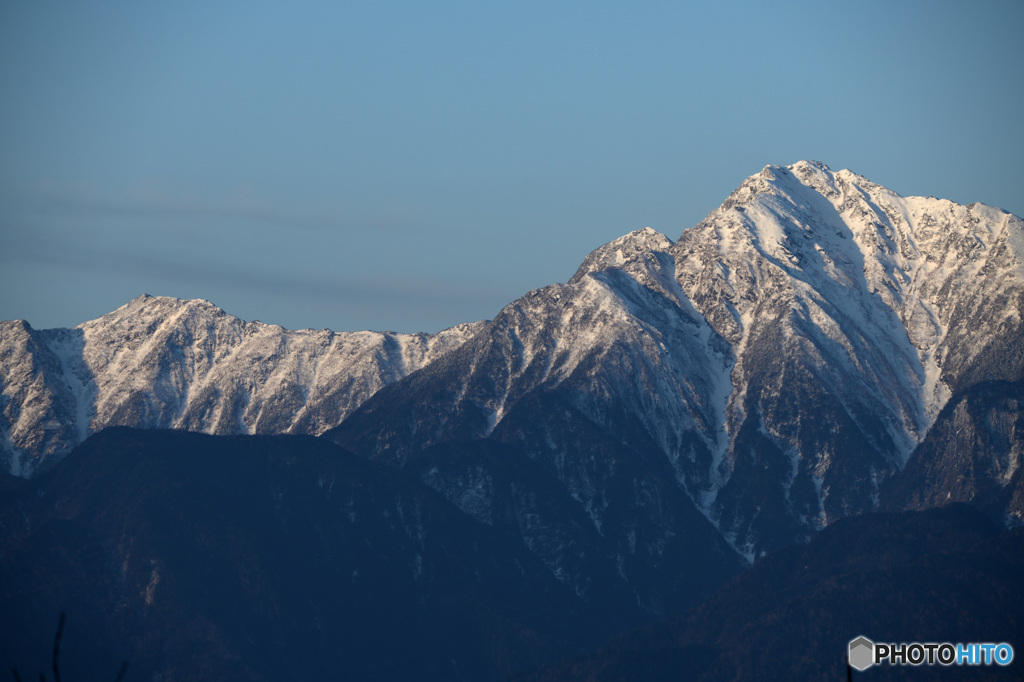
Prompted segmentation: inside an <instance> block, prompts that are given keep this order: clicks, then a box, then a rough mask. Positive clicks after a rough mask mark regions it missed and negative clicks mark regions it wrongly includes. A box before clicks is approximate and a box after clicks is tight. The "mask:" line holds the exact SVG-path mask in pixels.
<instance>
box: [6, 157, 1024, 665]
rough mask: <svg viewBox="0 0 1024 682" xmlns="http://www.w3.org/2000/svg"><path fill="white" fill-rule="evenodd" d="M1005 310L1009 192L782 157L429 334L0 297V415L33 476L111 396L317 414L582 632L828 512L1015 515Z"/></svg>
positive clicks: (173, 306) (701, 594) (234, 426)
mask: <svg viewBox="0 0 1024 682" xmlns="http://www.w3.org/2000/svg"><path fill="white" fill-rule="evenodd" d="M1022 319H1024V221H1022V220H1021V219H1020V218H1019V217H1017V216H1014V215H1012V214H1009V213H1006V212H1004V211H1001V210H999V209H996V208H992V207H988V206H985V205H982V204H971V205H969V206H962V205H958V204H955V203H953V202H950V201H946V200H941V199H935V198H931V197H928V198H924V197H901V196H899V195H898V194H896V193H895V192H892V191H891V190H888V189H886V188H884V187H882V186H880V185H877V184H874V183H872V182H870V181H869V180H867V179H865V178H863V177H861V176H858V175H856V174H854V173H852V172H850V171H846V170H843V171H838V172H834V171H832V170H831V169H829V168H828V167H827V166H825V165H823V164H820V163H817V162H806V161H804V162H799V163H796V164H793V165H791V166H787V167H781V166H768V167H766V168H765V169H764V170H762V171H761V172H760V173H758V174H757V175H754V176H752V177H750V178H748V179H747V180H746V181H744V182H743V183H742V184H741V185H740V186H739V187H738V188H737V189H736V190H735V191H734V192H733V193H732V194H731V195H730V196H729V197H728V198H727V199H726V201H725V202H724V203H723V204H722V205H721V207H719V208H718V209H716V210H715V211H713V212H712V213H711V214H709V215H708V217H707V218H705V219H704V220H703V221H702V222H701V223H699V224H698V225H696V226H694V227H691V228H689V229H686V230H684V231H683V232H682V234H681V236H680V237H679V238H678V239H677V240H676V241H672V240H671V239H669V238H668V237H666V236H665V235H663V234H661V233H659V232H657V231H655V230H653V229H651V228H645V229H642V230H637V231H634V232H631V233H629V234H627V235H625V236H623V237H621V238H619V239H616V240H614V241H612V242H610V243H608V244H605V245H604V246H602V247H600V248H598V249H597V250H595V251H594V252H593V253H591V254H589V255H588V256H587V257H586V258H585V259H584V261H583V263H582V265H581V266H580V268H579V269H578V270H577V272H576V273H575V274H574V275H573V276H572V277H571V278H570V279H569V280H568V281H567V282H566V283H564V284H552V285H550V286H546V287H543V288H540V289H537V290H534V291H531V292H529V293H527V294H526V295H524V296H523V297H521V298H519V299H517V300H516V301H513V302H512V303H510V304H509V305H507V306H506V307H505V308H503V309H502V310H501V311H499V312H498V314H497V315H496V316H495V317H494V319H492V320H489V321H481V322H475V323H469V324H463V325H459V326H457V327H454V328H451V329H448V330H445V331H442V332H440V333H439V334H436V335H427V334H416V335H403V334H392V333H380V332H340V333H336V332H331V331H327V330H322V331H313V330H301V331H288V330H285V329H282V328H281V327H277V326H273V325H265V324H262V323H259V322H244V321H242V320H239V319H238V318H235V317H232V316H231V315H228V314H227V313H225V312H224V311H222V310H220V309H219V308H217V307H216V306H214V305H212V304H210V303H208V302H206V301H198V300H196V301H182V300H178V299H172V298H162V297H150V296H142V297H140V298H137V299H134V300H133V301H131V302H129V303H128V304H126V305H125V306H123V307H121V308H119V309H117V310H115V311H113V312H112V313H109V314H107V315H104V316H103V317H101V318H99V319H97V320H93V321H91V322H86V323H84V324H82V325H79V326H78V327H76V328H74V329H55V330H36V329H33V328H32V327H31V326H30V325H29V324H28V323H27V322H24V321H13V322H3V323H0V366H2V367H3V369H4V373H3V376H2V377H0V382H2V383H0V436H2V443H0V445H2V448H3V457H4V458H5V463H6V467H7V470H8V471H9V472H10V473H11V474H12V475H13V476H14V477H19V478H21V479H30V480H29V481H27V482H24V483H16V484H15V483H12V485H15V486H16V487H17V486H29V487H31V486H33V485H40V486H43V485H51V484H47V483H37V481H47V480H56V479H53V478H51V477H52V476H57V477H58V478H59V477H60V476H61V475H62V474H60V472H61V471H62V470H63V469H62V467H64V465H63V461H64V460H65V459H71V456H70V455H69V453H71V452H72V451H74V450H75V449H76V448H79V449H81V448H82V447H86V446H88V447H89V448H91V449H90V450H89V451H90V452H94V453H95V452H98V451H100V450H102V448H97V445H96V441H95V440H94V439H95V438H96V436H94V435H93V434H100V435H103V434H105V433H107V431H104V430H105V429H109V428H110V427H114V426H121V427H132V428H136V429H137V428H142V429H175V430H184V431H197V432H202V433H205V434H210V435H216V436H242V435H248V436H254V435H255V436H269V435H274V434H288V435H293V436H299V435H304V436H318V437H319V438H318V439H317V441H315V442H321V441H323V442H324V443H325V444H332V445H336V446H339V447H340V448H343V449H344V451H345V452H348V453H355V454H356V455H358V456H360V457H361V458H362V459H365V460H369V461H370V462H371V463H373V464H374V466H380V467H384V468H385V469H388V470H394V469H398V470H400V471H401V473H402V477H403V478H402V480H403V481H406V483H403V485H414V486H421V487H422V488H416V490H417V491H418V492H416V493H415V494H416V495H423V494H426V491H429V494H430V495H436V496H437V499H438V502H439V503H441V502H443V504H446V505H450V506H451V509H452V510H453V513H455V514H457V515H459V516H463V517H467V522H468V521H471V522H472V523H471V524H470V526H468V527H472V528H474V529H476V530H474V531H473V533H478V532H480V533H483V535H485V536H486V535H488V534H491V535H494V536H496V537H502V538H506V539H507V540H508V542H511V543H512V547H513V548H514V549H515V552H518V551H523V552H525V555H524V557H529V561H531V562H536V565H537V566H539V567H541V569H542V570H541V573H540V574H534V573H530V572H529V571H527V572H523V573H522V576H523V579H524V580H526V576H527V575H528V574H529V575H530V576H531V577H530V578H529V580H527V583H526V584H530V585H533V584H541V583H543V580H547V579H549V578H550V579H552V580H553V584H555V585H558V586H561V588H564V589H565V590H566V592H567V594H568V595H569V596H568V597H567V598H568V599H569V601H570V602H572V603H573V604H575V606H574V607H573V608H574V609H578V610H579V613H583V612H584V611H587V610H588V609H591V610H593V612H594V613H599V614H605V615H606V616H607V615H608V614H614V616H613V617H611V616H608V622H606V623H603V624H602V625H601V627H596V628H595V629H594V632H595V633H596V632H598V631H601V632H606V633H607V632H609V631H613V630H615V629H616V628H619V629H621V628H623V627H630V626H636V625H640V624H643V623H645V622H650V621H651V619H653V618H658V617H663V616H666V615H670V614H676V613H681V612H684V611H686V610H687V609H692V608H695V607H697V605H699V604H700V603H702V602H703V601H704V600H705V599H706V598H707V597H708V596H709V595H711V594H712V593H714V592H715V590H717V589H720V588H721V586H722V585H723V583H725V581H727V580H728V579H729V578H731V577H732V576H736V575H739V574H740V573H742V572H744V569H746V567H748V566H750V565H751V564H753V563H755V562H758V560H759V558H761V557H764V556H766V555H769V554H772V553H774V552H776V551H779V550H781V549H783V548H786V547H788V546H791V545H793V544H794V543H806V542H808V541H810V540H811V539H812V538H814V537H815V536H816V535H817V534H818V533H820V532H822V530H823V529H826V528H827V527H830V526H832V525H833V524H835V523H837V522H839V521H841V520H843V519H847V518H851V517H858V516H861V515H864V514H870V513H873V512H876V511H879V510H888V511H890V512H894V513H896V512H902V511H906V510H918V511H920V510H926V509H929V508H932V507H938V506H944V505H947V504H950V503H954V502H964V503H969V504H971V505H973V506H974V507H975V508H977V509H978V510H980V511H981V512H982V513H984V514H986V515H988V517H989V518H991V519H993V520H994V522H996V523H998V524H999V525H1002V526H1006V525H1009V526H1015V525H1019V524H1020V523H1021V520H1022V519H1024V481H1022V476H1024V474H1022V473H1021V468H1020V460H1021V456H1022V454H1024V416H1022V415H1024V411H1022V400H1024V384H1022V381H1024V330H1022ZM101 432H103V433H101ZM115 433H123V434H132V433H135V432H133V431H118V432H115ZM126 437H127V436H126ZM107 438H110V436H107ZM132 438H135V436H132ZM104 442H107V443H108V447H109V448H111V449H114V450H116V449H117V448H118V447H119V446H115V445H113V444H110V442H109V440H108V441H104ZM290 442H291V441H290ZM294 442H296V443H306V441H294ZM83 443H85V445H84V446H83V445H82V444H83ZM254 447H255V446H254ZM295 447H296V448H298V450H300V451H302V450H304V449H308V448H312V447H313V446H311V445H308V444H307V445H296V446H295ZM315 447H320V446H319V445H318V446H315ZM204 448H205V449H206V450H208V451H209V452H215V451H216V447H214V446H210V447H208V448H207V446H204ZM206 450H204V451H206ZM93 456H100V455H93ZM210 456H211V457H216V455H215V454H211V455H210ZM296 456H299V455H296ZM345 456H346V457H347V456H348V455H345ZM218 466H220V465H218ZM238 466H244V465H241V464H239V465H238ZM51 472H53V473H51ZM111 475H112V474H111ZM224 476H225V478H226V479H228V480H230V479H232V478H235V477H236V474H233V473H232V471H231V468H230V467H228V468H227V469H226V470H225V473H224ZM237 479H238V480H239V481H244V480H245V476H242V475H241V474H238V475H237ZM239 485H243V484H242V483H239ZM26 513H27V512H26ZM38 513H40V514H41V513H42V512H38ZM48 513H49V512H48ZM330 513H335V512H330ZM11 514H14V512H13V511H12V512H11ZM11 518H14V517H11ZM467 532H468V531H467ZM19 537H21V536H19ZM396 551H397V550H396ZM402 551H406V550H402ZM503 551H508V552H512V553H513V554H514V553H515V552H513V550H512V549H507V550H503ZM466 561H470V562H478V561H480V559H479V557H477V558H473V559H466ZM516 561H518V562H519V563H520V564H522V565H525V564H523V563H522V562H523V561H526V559H524V558H520V559H517V560H516ZM346 570H347V569H346ZM530 570H531V571H532V570H534V569H530ZM541 574H543V575H544V576H547V577H546V578H541V577H539V576H540V575H541ZM536 581H540V582H536ZM545 584H546V583H545ZM544 589H545V590H548V589H552V588H550V587H545V588H544ZM574 600H575V601H574ZM495 608H496V609H498V611H501V609H502V608H505V607H504V606H502V607H500V608H499V607H495ZM570 611H572V609H569V610H567V611H566V613H568V612H570ZM502 613H504V612H503V611H502ZM597 620H598V621H600V620H601V619H600V618H598V619H597ZM516 622H518V621H516ZM594 622H596V621H594ZM567 623H568V621H564V622H561V623H560V624H555V625H552V627H556V625H557V627H556V629H557V628H558V627H564V628H568V629H569V630H571V629H573V627H574V626H573V627H570V626H569V625H567ZM609 623H611V624H609ZM592 634H593V633H592ZM855 634H856V633H851V637H852V636H853V635H855ZM560 636H561V635H560ZM593 636H597V635H596V634H595V635H593ZM569 639H571V638H564V637H563V639H562V640H559V641H568V640H569ZM583 639H586V638H583ZM580 642H581V640H578V641H576V642H575V643H574V646H579V645H581V643H580ZM527 658H528V657H522V656H519V655H518V654H517V658H516V661H517V663H516V664H515V665H511V667H507V668H506V669H504V670H505V672H504V673H502V674H507V673H508V672H509V671H512V670H514V669H516V666H519V668H522V667H523V666H525V665H527V663H528V661H527ZM536 662H537V661H534V663H536Z"/></svg>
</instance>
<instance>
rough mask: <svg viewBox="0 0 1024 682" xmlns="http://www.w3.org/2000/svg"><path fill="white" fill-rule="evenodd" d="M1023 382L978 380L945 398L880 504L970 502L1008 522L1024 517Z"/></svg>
mask: <svg viewBox="0 0 1024 682" xmlns="http://www.w3.org/2000/svg"><path fill="white" fill-rule="evenodd" d="M1022 458H1024V382H1021V381H1017V382H1005V381H992V382H982V383H979V384H976V385H975V386H973V387H971V388H970V389H968V390H966V391H964V392H962V393H959V394H957V395H955V396H954V397H953V398H951V399H950V401H949V403H947V404H946V406H945V408H943V410H942V412H940V413H939V417H938V419H936V420H935V424H934V425H933V426H932V428H931V430H930V431H929V432H928V435H927V436H926V437H925V439H924V441H923V442H922V443H921V444H920V445H919V446H918V447H917V449H916V450H915V451H914V453H913V454H912V455H911V456H910V459H909V460H908V461H907V466H906V467H904V469H903V471H901V472H900V473H899V474H898V475H896V476H895V477H894V478H893V479H892V481H891V483H890V485H888V486H887V487H886V490H885V491H884V494H883V496H882V506H883V507H885V508H888V509H928V508H930V507H940V506H943V505H946V504H951V503H955V502H969V503H971V504H974V505H975V506H978V507H980V508H981V509H983V510H985V511H986V512H988V513H989V514H990V515H991V516H993V517H995V518H1001V519H1002V520H1003V521H1005V522H1008V523H1009V524H1010V525H1018V526H1019V525H1021V524H1022V522H1024V469H1021V459H1022Z"/></svg>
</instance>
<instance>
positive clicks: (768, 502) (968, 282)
mask: <svg viewBox="0 0 1024 682" xmlns="http://www.w3.org/2000/svg"><path fill="white" fill-rule="evenodd" d="M1022 233H1024V230H1022V221H1021V220H1020V219H1019V218H1017V217H1016V216H1012V215H1010V214H1007V213H1005V212H1002V211H999V210H997V209H993V208H989V207H986V206H982V205H979V204H973V205H971V206H959V205H957V204H954V203H952V202H949V201H943V200H938V199H931V198H921V197H910V198H904V197H900V196H899V195H897V194H895V193H894V192H892V191H890V190H887V189H885V188H884V187H881V186H879V185H876V184H874V183H871V182H869V181H867V180H865V179H864V178H862V177H860V176H857V175H855V174H853V173H851V172H849V171H840V172H838V173H835V172H832V171H831V170H829V169H828V168H827V167H826V166H823V165H822V164H818V163H814V162H800V163H797V164H794V165H793V166H790V167H788V168H781V167H774V166H770V167H767V168H765V169H764V171H762V172H761V173H760V174H758V175H756V176H753V177H751V178H749V179H748V180H747V181H746V182H744V183H743V184H742V185H741V186H740V187H739V188H738V189H737V190H736V191H735V192H733V194H732V195H731V196H730V197H729V199H728V200H727V201H726V202H725V203H724V204H723V205H722V207H721V208H719V209H717V210H716V211H714V212H713V213H711V214H710V215H709V216H708V217H707V218H706V219H705V220H704V221H703V222H701V223H700V224H699V225H697V226H696V227H695V228H693V229H691V230H687V231H686V232H684V233H683V236H682V237H681V238H680V240H679V241H678V242H677V243H676V244H675V245H674V246H673V248H672V253H673V256H674V257H675V259H676V273H677V276H678V281H679V285H680V287H681V288H682V289H683V291H684V292H685V293H686V295H687V296H688V297H689V298H690V299H691V300H692V301H693V303H694V306H695V307H696V308H697V309H698V310H699V311H700V312H701V314H702V315H703V316H704V317H705V319H707V320H708V322H709V323H710V324H711V326H712V327H713V328H714V329H715V331H716V332H718V333H719V334H720V335H721V336H722V337H724V338H725V339H727V340H728V342H729V344H730V347H731V348H732V350H733V353H734V354H735V356H736V364H735V366H734V368H733V371H732V385H733V392H732V394H731V396H730V397H729V403H728V408H727V410H726V413H727V417H726V422H725V424H724V426H725V429H726V431H727V433H728V434H729V446H728V448H727V449H726V451H725V452H724V453H723V457H722V460H721V463H720V465H719V466H718V468H716V469H715V470H713V471H711V472H710V475H709V480H710V481H711V483H712V485H711V486H710V487H709V488H708V489H707V491H706V493H707V496H708V498H709V499H712V500H713V502H712V503H711V505H710V507H709V513H710V514H711V515H712V517H713V518H715V519H717V520H718V522H719V523H720V526H721V528H722V530H723V531H725V532H726V533H729V534H731V535H732V536H733V537H735V538H737V539H742V540H741V544H744V546H745V547H746V548H747V549H748V551H751V552H757V551H758V547H761V548H764V547H766V546H767V547H771V546H773V545H775V544H777V543H778V542H784V541H785V539H786V536H787V535H790V534H791V533H793V532H794V531H796V530H797V529H798V528H800V527H804V528H807V527H813V526H819V527H820V526H822V525H825V524H827V523H828V522H830V521H831V520H834V519H836V518H841V517H843V516H848V515H850V514H856V513H860V512H863V511H866V510H869V509H872V508H873V507H874V506H876V505H877V503H878V486H879V485H880V484H881V483H882V482H883V481H884V480H886V479H887V478H888V477H889V476H891V475H892V473H894V472H895V471H898V470H899V469H900V468H901V467H902V466H903V464H904V462H905V461H906V459H907V457H908V456H909V455H910V453H911V451H912V450H913V449H914V447H915V446H916V445H917V444H918V443H919V442H920V441H921V440H922V439H923V438H924V437H925V434H926V433H927V432H928V429H929V428H930V427H931V424H932V422H933V421H934V420H935V417H936V415H937V414H938V412H939V410H940V409H941V408H942V406H943V405H944V404H945V403H946V401H947V400H948V399H949V396H950V394H951V392H953V391H957V390H960V389H962V388H964V387H966V386H970V385H972V384H973V383H975V382H977V381H979V380H992V379H1007V380H1012V379H1017V378H1019V377H1020V376H1021V372H1022V362H1024V360H1022V358H1024V354H1022V353H1021V343H1022V339H1024V334H1022V330H1021V319H1022V317H1024V267H1022V261H1024V249H1022ZM786 518H789V519H790V520H792V521H794V522H795V523H796V525H795V526H790V527H788V528H787V527H786V524H784V523H783V524H781V525H780V520H782V519H786Z"/></svg>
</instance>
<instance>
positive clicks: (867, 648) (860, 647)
mask: <svg viewBox="0 0 1024 682" xmlns="http://www.w3.org/2000/svg"><path fill="white" fill-rule="evenodd" d="M848 660H849V661H850V667H852V668H856V669H857V670H860V671H864V670H867V669H868V668H870V667H871V665H872V664H873V663H874V662H875V643H874V642H872V641H871V640H870V639H868V638H867V637H858V638H857V639H855V640H853V641H852V642H850V656H849V659H848Z"/></svg>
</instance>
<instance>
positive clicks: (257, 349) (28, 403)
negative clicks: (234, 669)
mask: <svg viewBox="0 0 1024 682" xmlns="http://www.w3.org/2000/svg"><path fill="white" fill-rule="evenodd" d="M477 327H479V323H477V324H466V325H460V326H458V327H453V328H452V329H448V330H445V331H443V332H441V333H439V334H436V335H428V334H392V333H380V332H349V333H335V332H331V331H328V330H320V331H313V330H301V331H288V330H285V329H283V328H282V327H279V326H276V325H267V324H263V323H261V322H244V321H243V320H240V319H238V318H237V317H233V316H231V315H228V314H227V313H225V312H224V311H223V310H221V309H219V308H217V307H216V306H214V305H213V304H211V303H209V302H207V301H202V300H193V301H182V300H179V299H173V298H165V297H151V296H141V297H139V298H136V299H134V300H133V301H131V302H129V303H128V304H126V305H124V306H122V307H121V308H118V309H117V310H115V311H114V312H112V313H109V314H107V315H104V316H103V317H101V318H99V319H97V320H93V321H91V322H86V323H85V324H82V325H79V326H78V327H76V328H75V329H54V330H38V331H37V330H34V329H32V328H31V327H30V326H29V325H28V324H26V323H24V322H21V321H16V322H4V323H2V324H0V362H2V364H3V366H4V368H5V370H6V372H5V375H4V376H3V377H2V378H0V381H2V385H0V391H2V401H3V402H2V403H0V428H2V429H3V448H4V451H5V454H6V455H7V457H8V458H9V470H10V471H12V473H15V474H18V475H23V476H28V475H31V474H32V473H33V472H34V471H35V470H36V469H38V468H39V467H40V466H45V465H46V464H47V463H48V462H52V461H53V460H54V459H57V458H59V457H61V456H63V455H64V454H65V453H66V452H68V451H69V450H70V449H71V448H72V447H73V446H74V445H76V444H77V443H79V442H81V441H82V440H84V438H85V437H86V436H88V435H89V434H90V433H93V432H95V431H99V430H100V429H103V428H105V427H107V426H115V425H120V426H135V427H144V428H178V429H187V430H191V431H202V432H205V433H212V434H252V433H301V434H312V435H317V434H320V433H322V432H323V431H325V430H327V429H328V428H330V427H332V426H335V425H337V424H338V423H340V422H341V420H342V419H344V418H345V416H347V415H348V414H349V413H350V412H352V410H353V409H355V408H356V407H357V406H358V405H359V404H360V403H362V401H364V400H366V398H368V397H369V396H370V395H372V394H373V393H374V392H376V391H377V390H379V389H380V387H381V386H383V385H385V384H387V383H390V382H392V381H395V380H396V379H399V378H401V377H403V376H405V375H406V374H408V373H409V372H412V371H414V370H416V369H418V368H419V367H421V366H423V365H424V364H426V363H428V362H430V361H431V360H433V359H434V358H436V357H437V356H439V355H442V354H444V353H446V352H448V351H449V350H451V349H452V348H454V347H457V346H458V345H459V344H461V343H462V342H463V341H464V340H465V339H466V338H468V337H469V336H471V335H472V333H473V331H474V329H476V328H477Z"/></svg>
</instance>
